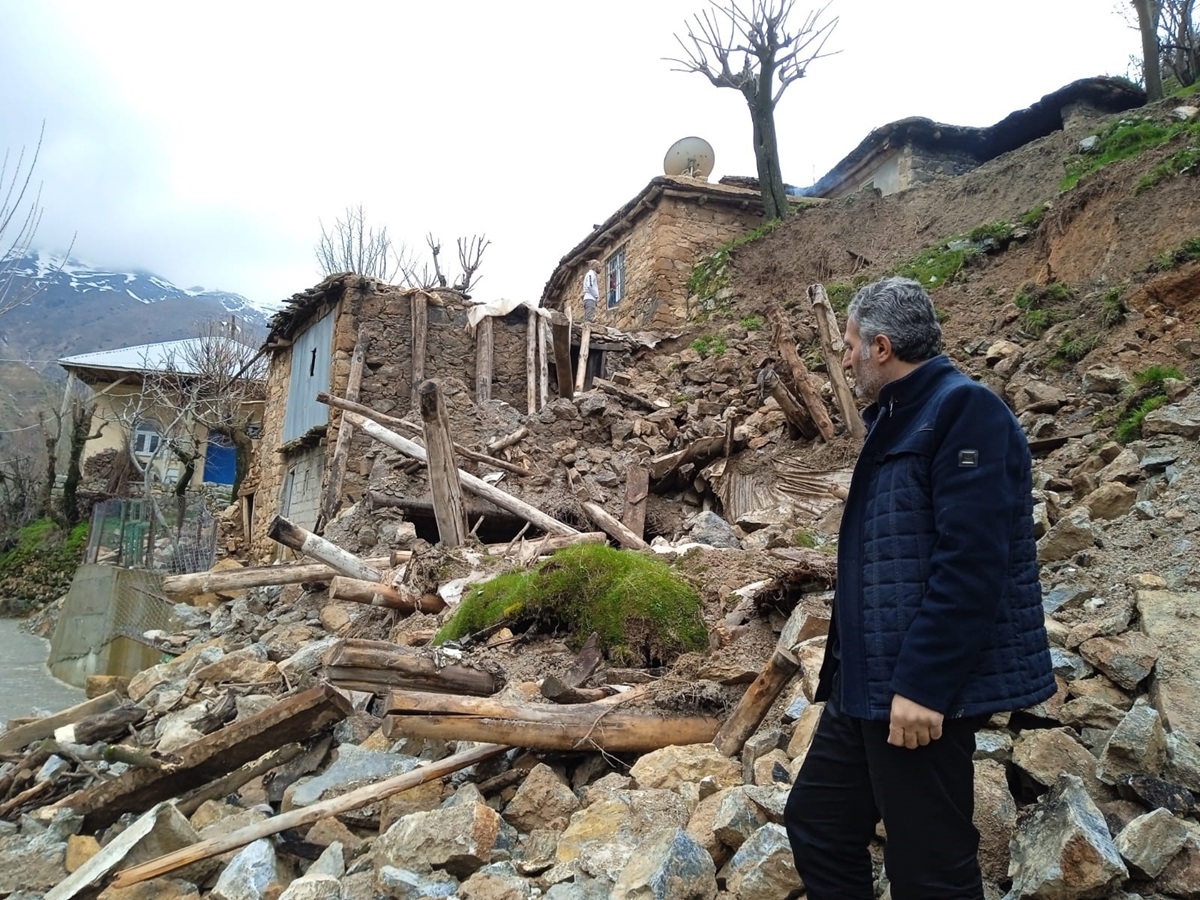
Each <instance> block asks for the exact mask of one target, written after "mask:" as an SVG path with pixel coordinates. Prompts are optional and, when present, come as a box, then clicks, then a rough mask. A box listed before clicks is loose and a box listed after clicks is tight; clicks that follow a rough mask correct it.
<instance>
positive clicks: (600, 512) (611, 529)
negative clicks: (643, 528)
mask: <svg viewBox="0 0 1200 900" xmlns="http://www.w3.org/2000/svg"><path fill="white" fill-rule="evenodd" d="M580 505H581V506H582V507H583V511H584V512H585V513H587V517H588V518H589V519H591V520H592V521H593V522H595V523H596V524H597V525H598V526H599V527H600V528H601V529H602V530H603V531H605V532H607V533H608V534H610V535H612V537H613V538H615V539H616V540H617V542H618V543H619V544H620V545H621V546H622V547H624V548H625V549H627V550H649V549H650V545H649V544H647V543H646V542H645V541H644V540H642V538H641V536H640V535H637V534H634V533H633V532H632V531H630V530H629V529H628V528H626V527H625V526H624V525H623V524H621V520H620V519H618V518H617V517H616V516H613V515H610V514H609V513H608V511H607V510H605V509H604V507H602V506H600V505H599V504H598V503H592V502H591V501H590V500H585V501H583V503H581V504H580Z"/></svg>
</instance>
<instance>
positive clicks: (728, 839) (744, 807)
mask: <svg viewBox="0 0 1200 900" xmlns="http://www.w3.org/2000/svg"><path fill="white" fill-rule="evenodd" d="M767 821H768V819H767V814H766V811H765V810H763V808H762V807H761V806H759V805H758V804H757V803H755V802H754V801H753V800H751V799H750V798H749V797H748V796H747V795H746V789H745V788H744V787H741V786H739V787H734V788H732V789H731V790H729V791H728V792H727V793H725V795H724V797H723V798H722V800H721V804H720V805H719V806H718V807H717V812H716V815H715V816H713V834H714V835H716V838H717V840H719V841H720V842H721V843H722V844H724V845H725V846H726V847H728V848H729V849H730V850H737V849H738V848H739V847H741V846H742V844H744V843H746V840H747V839H748V838H749V837H750V835H752V834H753V833H754V832H755V831H757V830H758V829H759V828H761V827H762V826H763V825H766V824H767Z"/></svg>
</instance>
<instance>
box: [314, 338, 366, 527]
mask: <svg viewBox="0 0 1200 900" xmlns="http://www.w3.org/2000/svg"><path fill="white" fill-rule="evenodd" d="M366 359H367V344H366V341H365V339H364V338H363V335H362V334H361V332H360V333H359V335H358V340H357V341H355V342H354V353H352V354H351V356H350V377H349V378H348V379H347V380H346V399H347V400H351V401H354V402H356V403H357V402H358V392H359V389H360V388H361V387H362V377H363V366H364V364H365V363H366ZM353 437H354V426H353V425H351V424H350V423H349V422H347V421H346V419H345V416H343V417H342V420H341V422H339V423H338V435H337V444H336V445H335V447H334V451H333V461H332V463H331V465H330V468H329V485H328V487H327V488H326V490H325V500H324V502H322V503H321V519H320V522H319V527H318V528H317V529H316V531H318V532H320V531H323V530H324V526H325V524H326V523H328V522H329V521H330V520H331V519H332V518H333V517H334V516H335V515H337V511H338V510H339V509H340V508H341V505H342V487H343V485H344V484H345V483H346V460H347V459H348V458H349V456H350V441H351V439H352V438H353Z"/></svg>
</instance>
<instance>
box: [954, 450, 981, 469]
mask: <svg viewBox="0 0 1200 900" xmlns="http://www.w3.org/2000/svg"><path fill="white" fill-rule="evenodd" d="M977 465H979V451H978V450H959V451H958V467H959V468H960V469H973V468H975V467H976V466H977Z"/></svg>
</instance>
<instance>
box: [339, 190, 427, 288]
mask: <svg viewBox="0 0 1200 900" xmlns="http://www.w3.org/2000/svg"><path fill="white" fill-rule="evenodd" d="M320 224H321V239H320V240H319V241H318V242H317V248H316V254H317V263H318V264H319V265H320V267H321V274H323V275H333V274H334V273H336V272H354V273H356V274H358V275H367V276H369V277H371V278H378V279H379V280H380V281H386V282H391V281H392V280H393V279H395V277H396V274H397V273H399V272H403V271H405V269H406V268H408V267H410V266H411V265H412V261H411V260H410V259H409V253H408V248H407V247H405V246H404V245H403V244H401V245H400V246H399V247H396V246H394V245H393V244H392V239H391V238H390V237H389V236H388V231H387V227H386V226H385V227H383V228H380V229H378V230H377V229H375V228H374V227H372V226H368V225H367V216H366V213H364V212H363V208H362V204H359V205H358V206H348V207H346V215H345V218H339V219H337V221H335V222H334V225H333V228H331V229H326V227H325V223H324V222H322V223H320Z"/></svg>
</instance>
